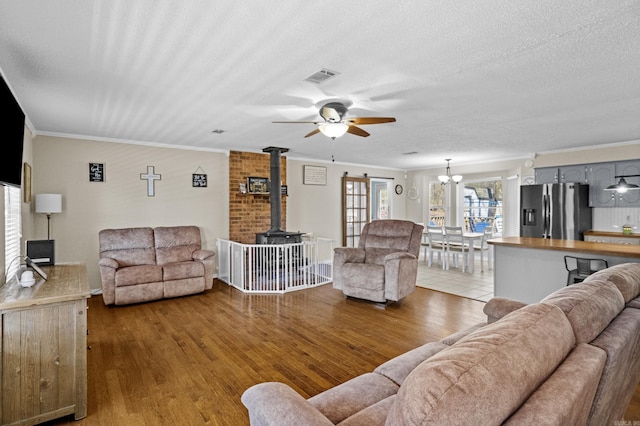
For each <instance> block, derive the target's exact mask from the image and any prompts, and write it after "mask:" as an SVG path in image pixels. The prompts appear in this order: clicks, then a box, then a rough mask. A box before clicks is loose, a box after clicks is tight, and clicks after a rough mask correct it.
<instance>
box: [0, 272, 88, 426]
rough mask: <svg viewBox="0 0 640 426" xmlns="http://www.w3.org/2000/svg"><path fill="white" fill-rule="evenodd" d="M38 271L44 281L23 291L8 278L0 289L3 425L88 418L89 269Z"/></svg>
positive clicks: (0, 415) (0, 405) (0, 407)
mask: <svg viewBox="0 0 640 426" xmlns="http://www.w3.org/2000/svg"><path fill="white" fill-rule="evenodd" d="M42 269H43V270H44V271H45V272H46V273H47V275H48V280H47V281H44V280H42V279H40V280H38V282H37V283H36V284H35V285H34V286H33V287H30V288H23V287H22V286H20V284H19V283H17V282H16V281H15V279H12V280H11V281H10V282H9V283H8V284H5V285H4V286H3V287H1V288H0V315H2V317H1V318H2V340H0V354H1V356H2V359H1V362H0V379H1V381H0V399H1V403H0V423H1V424H2V425H32V424H37V423H42V422H44V421H47V420H52V419H55V418H58V417H62V416H66V415H69V414H74V416H75V418H76V420H77V419H81V418H83V417H85V416H86V415H87V352H86V351H87V299H88V298H89V297H91V293H90V290H89V283H88V277H87V269H86V266H85V265H84V264H67V265H56V266H50V267H43V268H42ZM36 277H38V276H37V275H36Z"/></svg>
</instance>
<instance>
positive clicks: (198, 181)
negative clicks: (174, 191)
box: [192, 173, 207, 188]
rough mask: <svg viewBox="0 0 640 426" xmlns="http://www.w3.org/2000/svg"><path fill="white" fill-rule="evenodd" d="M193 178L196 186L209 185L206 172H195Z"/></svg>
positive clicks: (203, 186)
mask: <svg viewBox="0 0 640 426" xmlns="http://www.w3.org/2000/svg"><path fill="white" fill-rule="evenodd" d="M192 176H193V179H192V183H193V187H194V188H206V187H207V175H206V174H204V173H194V174H193V175H192Z"/></svg>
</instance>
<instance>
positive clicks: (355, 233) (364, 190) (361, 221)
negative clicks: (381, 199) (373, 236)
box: [342, 176, 369, 247]
mask: <svg viewBox="0 0 640 426" xmlns="http://www.w3.org/2000/svg"><path fill="white" fill-rule="evenodd" d="M342 194H343V202H342V205H343V206H344V208H343V224H342V228H343V232H342V245H343V246H344V247H358V243H359V242H360V234H361V233H362V228H363V227H364V225H365V224H367V223H368V222H369V179H368V178H354V177H348V176H344V177H343V178H342Z"/></svg>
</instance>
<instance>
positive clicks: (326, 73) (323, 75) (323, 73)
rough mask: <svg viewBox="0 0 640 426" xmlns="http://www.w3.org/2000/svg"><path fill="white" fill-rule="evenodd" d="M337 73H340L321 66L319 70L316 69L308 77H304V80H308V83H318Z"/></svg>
mask: <svg viewBox="0 0 640 426" xmlns="http://www.w3.org/2000/svg"><path fill="white" fill-rule="evenodd" d="M338 74H340V73H339V72H335V71H331V70H328V69H326V68H323V69H321V70H320V71H317V72H315V73H313V74H311V75H310V76H309V77H307V78H305V79H304V81H308V82H309V83H316V84H320V83H323V82H325V81H327V80H329V79H330V78H331V77H335V76H336V75H338Z"/></svg>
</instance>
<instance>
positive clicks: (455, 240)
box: [444, 226, 470, 272]
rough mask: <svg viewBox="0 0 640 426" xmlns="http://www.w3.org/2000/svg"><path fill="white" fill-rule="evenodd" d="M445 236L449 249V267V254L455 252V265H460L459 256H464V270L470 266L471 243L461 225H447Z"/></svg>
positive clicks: (447, 249)
mask: <svg viewBox="0 0 640 426" xmlns="http://www.w3.org/2000/svg"><path fill="white" fill-rule="evenodd" d="M444 236H445V243H446V251H447V269H449V255H451V254H453V266H454V267H456V268H457V267H459V263H460V262H459V260H458V257H459V255H460V257H462V267H461V269H462V272H464V271H465V270H466V269H467V268H468V267H469V249H470V247H469V243H468V242H467V241H465V239H464V236H463V235H462V227H461V226H445V227H444Z"/></svg>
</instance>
